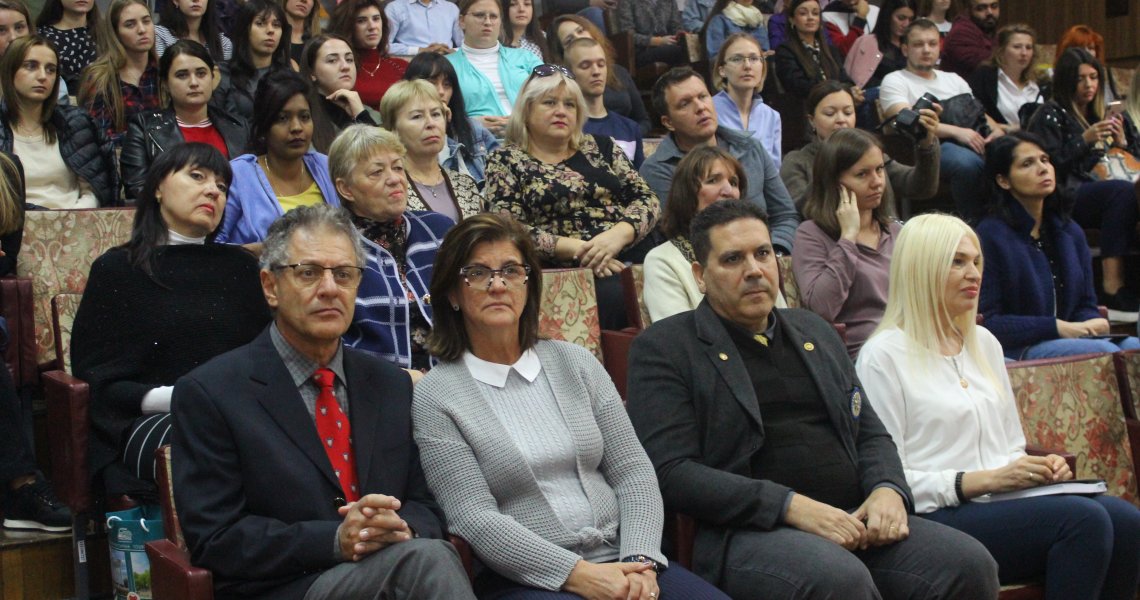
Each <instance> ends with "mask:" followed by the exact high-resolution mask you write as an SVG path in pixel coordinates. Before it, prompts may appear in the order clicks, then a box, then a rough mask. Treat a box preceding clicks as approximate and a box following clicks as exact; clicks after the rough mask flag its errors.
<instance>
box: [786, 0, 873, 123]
mask: <svg viewBox="0 0 1140 600" xmlns="http://www.w3.org/2000/svg"><path fill="white" fill-rule="evenodd" d="M787 15H788V30H789V31H788V39H786V40H785V41H784V43H783V44H780V47H779V48H776V69H775V70H776V76H777V77H779V78H780V83H781V84H782V85H783V86H784V91H785V92H786V93H788V94H792V95H795V96H799V97H801V98H804V97H806V96H807V95H808V92H810V91H811V88H812V86H814V85H815V84H817V83H819V82H821V81H825V80H829V79H837V80H839V81H843V82H846V83H851V78H850V77H848V76H847V73H846V72H845V71H844V70H843V64H842V62H840V57H839V54H838V53H837V52H836V51H835V49H834V48H832V47H831V44H830V43H828V41H827V36H826V35H824V33H823V19H822V18H821V17H820V4H819V0H792V1H791V2H789V3H788V7H787ZM851 91H852V95H853V96H855V104H856V105H858V104H861V103H862V102H863V91H862V90H861V89H859V88H853V89H852V90H851Z"/></svg>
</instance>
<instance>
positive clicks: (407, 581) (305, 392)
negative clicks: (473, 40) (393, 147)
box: [172, 204, 474, 600]
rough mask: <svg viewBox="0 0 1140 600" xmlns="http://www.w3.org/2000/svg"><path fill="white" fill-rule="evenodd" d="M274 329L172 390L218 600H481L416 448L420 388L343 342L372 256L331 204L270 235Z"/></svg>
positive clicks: (182, 514)
mask: <svg viewBox="0 0 1140 600" xmlns="http://www.w3.org/2000/svg"><path fill="white" fill-rule="evenodd" d="M264 244H265V248H264V251H263V253H262V255H261V266H262V270H261V284H262V288H263V289H264V291H265V298H266V300H267V301H268V302H269V305H270V306H271V307H272V308H273V309H274V311H275V317H274V322H273V323H272V324H270V326H269V327H268V328H266V330H265V331H264V332H263V333H262V334H261V335H260V336H259V337H258V338H257V339H255V340H254V341H253V342H251V343H250V344H248V345H246V346H242V347H239V348H237V349H235V350H233V351H231V352H227V353H226V354H223V355H222V356H219V357H217V358H215V359H214V360H212V361H210V362H208V363H206V364H205V365H202V366H201V367H199V368H197V369H195V370H194V371H192V372H190V374H188V375H186V376H185V377H183V378H182V379H180V380H179V381H178V383H177V384H176V385H175V387H174V397H173V409H172V412H173V418H174V434H173V450H172V452H173V456H174V460H173V473H174V490H175V498H176V501H177V505H178V509H179V518H180V520H181V522H182V529H183V532H184V533H185V536H186V543H187V545H188V546H189V547H190V554H191V560H192V561H193V563H194V564H196V565H198V566H202V567H205V568H208V569H210V570H211V571H213V575H214V587H215V593H216V596H217V598H219V600H220V599H222V598H266V599H268V598H273V599H275V600H280V599H289V598H295V599H298V600H299V599H301V598H306V599H307V600H316V599H324V598H328V599H333V598H336V599H338V600H339V599H355V598H360V599H365V598H368V599H379V598H408V599H416V600H420V599H425V598H439V599H441V600H442V599H452V598H464V599H467V598H470V599H473V598H474V595H473V594H472V592H471V587H470V584H469V583H468V580H467V576H466V574H465V573H464V571H463V567H462V566H461V565H460V563H459V557H458V556H457V555H456V553H455V550H454V548H452V547H451V545H449V544H448V543H447V542H444V541H442V540H440V539H438V538H440V537H441V536H442V535H443V514H442V511H441V510H440V509H439V507H438V506H437V505H436V503H435V500H434V499H433V498H432V496H431V492H430V491H429V490H428V487H427V483H426V482H425V480H424V474H423V472H422V470H421V468H420V460H419V452H418V450H417V449H416V446H415V443H414V442H413V441H412V425H411V415H410V411H411V401H412V384H411V380H410V379H409V377H408V375H407V373H405V372H404V371H402V370H401V369H399V368H398V367H395V366H393V365H390V364H388V363H385V362H382V361H381V360H379V359H378V358H375V357H374V356H372V355H370V354H368V353H366V352H358V351H356V350H353V349H351V348H345V347H344V346H343V345H342V344H341V341H340V337H341V335H342V334H344V332H345V331H346V330H347V329H348V325H349V323H351V321H352V312H353V306H354V303H355V298H356V287H357V286H358V285H359V284H360V278H361V266H362V265H364V250H363V247H362V245H361V242H360V239H359V236H358V234H357V233H356V229H355V228H354V227H353V225H352V221H351V217H350V216H349V215H348V213H347V212H346V211H344V210H343V209H340V208H335V207H331V206H329V205H327V204H318V205H315V206H309V207H303V208H298V209H294V210H291V211H289V213H288V214H286V215H285V216H283V217H281V218H280V219H278V220H277V221H276V222H275V223H274V224H273V225H272V226H271V227H270V228H269V234H268V236H267V237H266V239H265V242H264Z"/></svg>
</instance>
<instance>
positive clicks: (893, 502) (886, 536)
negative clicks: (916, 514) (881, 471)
mask: <svg viewBox="0 0 1140 600" xmlns="http://www.w3.org/2000/svg"><path fill="white" fill-rule="evenodd" d="M784 522H786V523H787V524H788V525H791V526H792V527H795V528H796V529H799V530H801V531H806V532H808V533H814V534H815V535H818V536H820V537H822V538H824V539H826V540H830V541H832V542H835V543H836V544H839V545H840V546H842V547H844V548H846V549H848V550H865V549H867V548H870V547H872V546H885V545H887V544H893V543H895V542H898V541H901V540H904V539H906V538H907V536H909V535H910V528H909V526H908V524H907V514H906V505H905V504H904V503H903V499H902V496H900V495H899V493H898V492H896V491H895V490H893V489H891V488H889V487H879V488H876V489H875V490H874V491H873V492H871V495H869V496H867V499H866V500H864V501H863V504H862V505H861V506H860V507H859V508H858V509H856V510H855V512H854V513H849V512H847V511H845V510H841V509H838V508H835V507H834V506H831V505H828V504H824V503H822V502H817V501H815V500H812V499H811V498H808V497H807V496H804V495H801V494H794V495H793V496H792V501H791V503H790V504H789V505H788V512H787V514H786V515H785V516H784Z"/></svg>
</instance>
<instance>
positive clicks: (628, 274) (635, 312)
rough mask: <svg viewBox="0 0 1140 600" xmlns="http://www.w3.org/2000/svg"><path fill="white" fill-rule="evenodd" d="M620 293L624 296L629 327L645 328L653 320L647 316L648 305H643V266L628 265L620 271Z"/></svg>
mask: <svg viewBox="0 0 1140 600" xmlns="http://www.w3.org/2000/svg"><path fill="white" fill-rule="evenodd" d="M621 286H622V293H623V296H624V298H625V314H626V316H627V317H628V318H629V325H630V327H635V328H637V329H645V328H646V327H649V325H650V324H651V323H652V322H653V320H652V319H650V318H649V307H647V306H646V305H645V267H644V265H630V266H629V267H627V268H626V269H625V270H624V271H622V272H621Z"/></svg>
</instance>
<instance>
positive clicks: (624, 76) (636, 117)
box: [546, 15, 653, 136]
mask: <svg viewBox="0 0 1140 600" xmlns="http://www.w3.org/2000/svg"><path fill="white" fill-rule="evenodd" d="M585 37H588V38H593V40H594V41H596V42H598V44H601V46H602V49H603V50H605V52H606V64H607V65H608V66H609V69H608V71H609V72H608V73H607V74H606V93H605V95H604V96H602V104H603V105H605V107H606V111H607V112H611V113H617V114H619V115H621V116H623V117H625V118H627V119H632V120H633V121H636V122H637V124H638V126H640V127H641V135H642V136H646V135H649V130H650V129H652V127H653V124H652V122H651V121H650V120H649V111H647V110H645V103H644V102H643V101H642V100H641V92H640V91H639V90H638V89H637V84H636V83H635V82H634V81H633V76H632V75H630V74H629V70H628V69H626V68H625V67H623V66H621V65H620V64H618V63H617V61H616V60H615V56H616V55H615V54H614V47H613V44H611V43H610V40H609V38H607V37H606V35H605V34H604V33H602V30H601V29H598V26H597V25H594V24H593V23H592V22H591V21H590V20H589V19H586V18H584V17H580V16H577V15H564V16H560V17H556V18H555V19H554V21H552V22H551V23H550V29H549V31H548V33H547V35H546V44H547V51H548V52H549V53H550V62H551V63H565V62H566V56H565V50H564V49H565V48H566V46H569V45H570V42H572V41H574V40H576V39H578V38H585Z"/></svg>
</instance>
